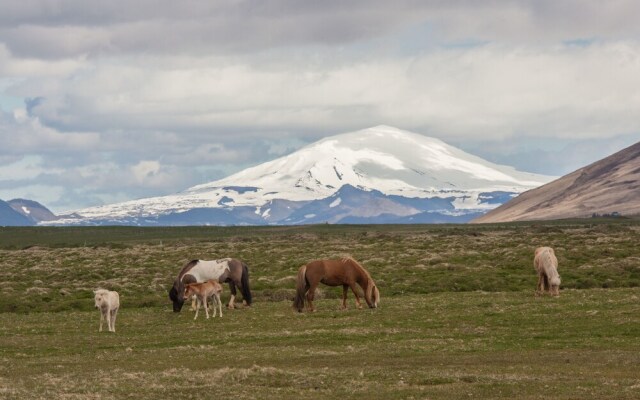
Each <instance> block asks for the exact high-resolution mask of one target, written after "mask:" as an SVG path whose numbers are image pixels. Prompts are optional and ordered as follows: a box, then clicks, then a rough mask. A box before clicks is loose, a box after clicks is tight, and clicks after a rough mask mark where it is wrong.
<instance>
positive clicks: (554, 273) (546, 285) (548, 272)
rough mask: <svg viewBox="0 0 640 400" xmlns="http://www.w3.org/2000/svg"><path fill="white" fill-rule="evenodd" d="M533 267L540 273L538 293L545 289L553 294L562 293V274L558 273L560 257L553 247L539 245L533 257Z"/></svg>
mask: <svg viewBox="0 0 640 400" xmlns="http://www.w3.org/2000/svg"><path fill="white" fill-rule="evenodd" d="M533 267H534V268H535V270H536V272H537V273H538V285H537V286H536V294H542V293H544V291H545V290H548V291H549V294H550V295H552V296H558V295H560V275H558V259H557V258H556V255H555V253H554V252H553V249H552V248H551V247H538V248H537V249H536V252H535V256H534V257H533Z"/></svg>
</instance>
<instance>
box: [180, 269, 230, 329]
mask: <svg viewBox="0 0 640 400" xmlns="http://www.w3.org/2000/svg"><path fill="white" fill-rule="evenodd" d="M221 294H222V285H221V284H220V282H218V281H217V280H216V279H209V280H208V281H206V282H200V283H187V284H186V285H184V297H185V298H189V297H191V296H193V295H195V296H196V298H197V303H198V305H197V307H196V316H195V317H193V319H196V318H198V311H199V310H200V305H201V304H204V311H205V313H206V314H207V319H209V307H208V303H209V299H210V298H211V299H213V317H214V318H215V317H216V311H217V310H216V306H218V309H219V310H220V318H222V301H221V300H220V295H221Z"/></svg>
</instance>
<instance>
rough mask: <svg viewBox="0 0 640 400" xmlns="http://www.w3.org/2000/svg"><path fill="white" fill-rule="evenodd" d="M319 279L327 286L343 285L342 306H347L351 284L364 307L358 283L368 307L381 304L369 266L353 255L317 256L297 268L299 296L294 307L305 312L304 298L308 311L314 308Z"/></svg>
mask: <svg viewBox="0 0 640 400" xmlns="http://www.w3.org/2000/svg"><path fill="white" fill-rule="evenodd" d="M320 283H324V284H325V285H328V286H340V285H342V308H343V309H345V308H347V292H348V291H349V288H351V290H352V291H353V294H354V295H355V296H356V304H357V305H358V308H362V304H361V303H360V297H359V296H358V291H357V288H356V283H357V284H358V285H359V286H360V287H361V288H362V290H363V291H364V299H365V301H366V302H367V304H368V305H369V308H376V307H378V303H379V302H380V292H379V291H378V288H377V287H376V283H375V282H374V281H373V279H371V275H369V272H367V270H366V269H364V267H363V266H362V265H360V264H358V262H357V261H356V260H354V259H353V258H343V259H341V260H316V261H312V262H310V263H309V264H307V265H303V266H302V267H300V269H299V270H298V277H297V279H296V297H295V299H294V301H293V307H294V308H295V309H296V310H298V312H302V309H303V308H304V302H305V298H306V301H307V307H308V309H309V311H315V308H314V306H313V297H314V294H315V291H316V288H317V287H318V285H319V284H320Z"/></svg>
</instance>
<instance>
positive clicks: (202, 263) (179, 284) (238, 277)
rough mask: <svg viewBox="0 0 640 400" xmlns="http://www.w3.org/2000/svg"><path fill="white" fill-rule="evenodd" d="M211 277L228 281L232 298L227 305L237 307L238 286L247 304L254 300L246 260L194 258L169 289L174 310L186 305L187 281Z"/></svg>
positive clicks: (191, 281) (199, 280)
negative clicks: (185, 291) (185, 290)
mask: <svg viewBox="0 0 640 400" xmlns="http://www.w3.org/2000/svg"><path fill="white" fill-rule="evenodd" d="M209 279H217V280H218V281H219V282H220V283H223V282H228V283H229V290H230V291H231V298H230V299H229V303H228V304H227V307H229V308H234V307H235V298H236V287H237V288H238V289H240V293H241V294H242V298H243V300H244V302H245V303H246V305H248V306H250V305H251V302H252V298H251V289H250V288H249V267H247V264H245V263H244V262H242V261H240V260H237V259H235V258H223V259H220V260H211V261H207V260H193V261H190V262H188V263H187V264H185V266H184V267H182V269H181V270H180V273H179V274H178V277H177V278H176V280H175V281H174V282H173V287H172V288H171V290H169V298H170V299H171V301H172V302H173V311H174V312H180V310H182V306H183V305H184V299H185V297H184V289H185V287H184V286H185V284H187V283H199V282H205V281H208V280H209Z"/></svg>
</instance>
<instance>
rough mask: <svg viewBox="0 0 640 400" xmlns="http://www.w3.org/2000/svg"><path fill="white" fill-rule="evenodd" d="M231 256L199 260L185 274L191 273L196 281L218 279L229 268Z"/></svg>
mask: <svg viewBox="0 0 640 400" xmlns="http://www.w3.org/2000/svg"><path fill="white" fill-rule="evenodd" d="M229 261H231V258H223V259H220V260H198V262H197V263H196V264H195V265H194V266H193V267H192V268H191V269H190V270H189V271H186V273H185V275H184V276H183V280H184V277H186V276H187V275H191V276H192V277H193V278H194V279H195V281H196V282H204V281H207V280H209V279H218V278H220V276H221V275H222V274H224V273H225V271H227V270H228V269H229Z"/></svg>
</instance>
